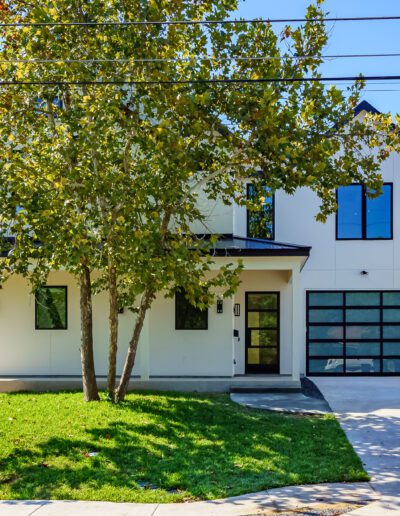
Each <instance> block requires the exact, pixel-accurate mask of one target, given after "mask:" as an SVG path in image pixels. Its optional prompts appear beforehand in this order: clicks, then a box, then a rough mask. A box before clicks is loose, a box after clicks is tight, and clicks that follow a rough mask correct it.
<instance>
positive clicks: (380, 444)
mask: <svg viewBox="0 0 400 516" xmlns="http://www.w3.org/2000/svg"><path fill="white" fill-rule="evenodd" d="M313 381H314V383H315V384H316V385H317V386H318V388H319V389H320V391H321V392H322V394H323V395H324V397H325V399H326V400H327V402H328V403H329V405H330V406H331V408H332V410H333V411H334V413H335V415H336V416H337V418H338V419H339V422H340V424H341V426H342V428H343V430H344V431H345V432H346V435H347V437H348V439H349V441H350V442H351V444H352V445H353V447H354V449H355V451H356V452H357V454H358V456H359V457H360V458H361V460H362V462H363V464H364V466H365V469H366V470H367V472H368V473H369V474H370V476H371V479H372V480H371V485H372V486H373V488H374V489H376V491H377V492H379V494H380V495H381V501H380V502H379V503H376V504H372V505H371V506H370V507H369V508H367V507H366V508H363V509H359V510H358V511H355V512H354V515H355V516H364V515H365V516H366V515H367V514H368V515H370V516H383V515H386V514H387V515H393V516H394V515H395V514H397V515H400V378H399V377H380V378H378V377H376V378H375V377H374V378H372V377H364V378H362V377H347V378H345V377H342V378H333V377H332V378H328V377H325V378H322V377H318V378H317V377H316V378H313Z"/></svg>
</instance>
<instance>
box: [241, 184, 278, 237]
mask: <svg viewBox="0 0 400 516" xmlns="http://www.w3.org/2000/svg"><path fill="white" fill-rule="evenodd" d="M263 190H264V192H265V195H260V194H258V192H256V190H255V187H254V185H252V184H248V185H247V199H249V200H252V201H253V202H254V201H256V200H257V198H258V199H260V201H259V202H260V204H261V209H260V210H258V211H251V210H249V209H247V236H248V237H251V238H264V239H267V240H273V239H274V238H275V227H274V226H275V198H274V195H271V193H270V190H269V188H267V187H264V189H263Z"/></svg>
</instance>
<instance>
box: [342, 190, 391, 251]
mask: <svg viewBox="0 0 400 516" xmlns="http://www.w3.org/2000/svg"><path fill="white" fill-rule="evenodd" d="M346 186H361V237H359V238H343V237H339V235H338V230H339V208H340V207H339V199H338V188H336V204H337V210H336V216H335V219H336V220H335V238H336V240H344V241H349V240H350V241H351V240H355V241H357V242H359V241H360V240H367V241H374V240H393V183H390V182H389V183H383V185H382V186H390V187H391V188H390V237H384V238H368V237H367V193H366V192H367V189H366V187H365V186H364V185H363V184H362V183H352V184H350V185H346Z"/></svg>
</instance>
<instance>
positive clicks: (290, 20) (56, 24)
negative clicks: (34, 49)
mask: <svg viewBox="0 0 400 516" xmlns="http://www.w3.org/2000/svg"><path fill="white" fill-rule="evenodd" d="M390 20H400V16H358V17H351V18H350V17H348V18H343V17H341V18H330V17H327V18H271V19H269V18H265V19H251V20H249V19H244V20H237V19H235V20H170V21H162V20H154V21H150V20H143V21H121V22H117V21H95V22H12V23H11V22H10V23H0V27H71V26H77V27H80V26H83V27H99V26H102V27H103V26H110V27H114V26H116V27H119V26H120V27H125V26H141V25H233V24H236V23H242V24H244V23H247V24H259V23H304V22H318V23H321V22H347V21H390Z"/></svg>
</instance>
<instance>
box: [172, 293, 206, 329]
mask: <svg viewBox="0 0 400 516" xmlns="http://www.w3.org/2000/svg"><path fill="white" fill-rule="evenodd" d="M177 294H178V293H177ZM177 294H175V330H177V331H206V330H208V308H206V309H205V310H200V308H196V307H193V308H194V309H195V310H199V311H200V312H205V314H206V320H205V327H204V328H182V327H179V326H178V313H179V306H178V304H179V300H178V295H179V294H178V295H177ZM181 296H182V299H184V300H185V301H186V303H189V301H188V300H187V299H186V298H185V295H184V294H183V293H182V292H181ZM189 304H190V303H189Z"/></svg>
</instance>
